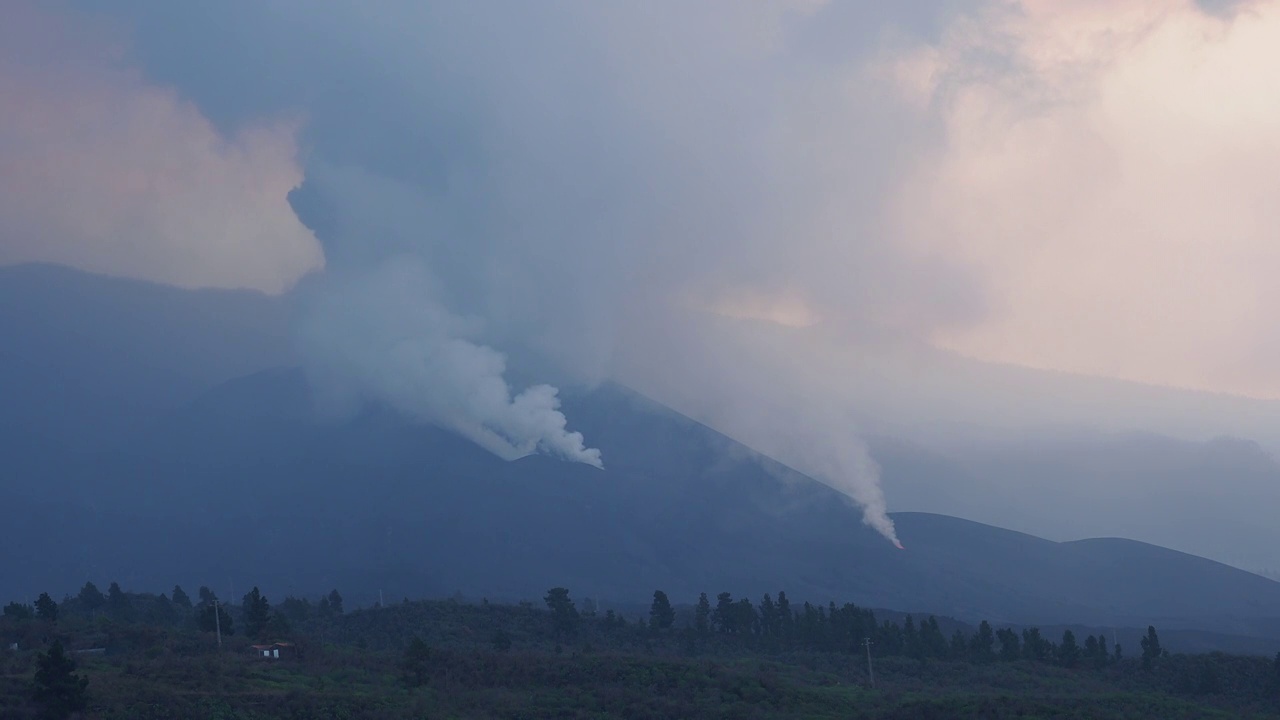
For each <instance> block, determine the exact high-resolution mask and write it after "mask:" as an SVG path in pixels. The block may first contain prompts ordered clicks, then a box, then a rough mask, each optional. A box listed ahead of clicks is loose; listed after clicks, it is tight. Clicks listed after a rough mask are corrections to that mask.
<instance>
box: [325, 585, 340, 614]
mask: <svg viewBox="0 0 1280 720" xmlns="http://www.w3.org/2000/svg"><path fill="white" fill-rule="evenodd" d="M328 600H329V610H330V611H331V612H332V613H333V614H334V615H341V614H342V596H341V595H339V594H338V591H337V590H336V589H335V590H330V591H329V597H328Z"/></svg>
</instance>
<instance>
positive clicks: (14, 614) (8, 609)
mask: <svg viewBox="0 0 1280 720" xmlns="http://www.w3.org/2000/svg"><path fill="white" fill-rule="evenodd" d="M35 614H36V611H35V610H33V609H32V608H31V606H30V605H24V604H22V603H17V602H11V603H9V604H8V605H5V606H4V616H5V617H7V618H13V619H14V620H30V619H31V618H33V617H35Z"/></svg>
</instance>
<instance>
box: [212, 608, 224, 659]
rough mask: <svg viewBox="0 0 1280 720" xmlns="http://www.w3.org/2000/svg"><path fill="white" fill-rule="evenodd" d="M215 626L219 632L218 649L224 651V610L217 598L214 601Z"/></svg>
mask: <svg viewBox="0 0 1280 720" xmlns="http://www.w3.org/2000/svg"><path fill="white" fill-rule="evenodd" d="M213 626H214V627H215V628H217V630H218V649H219V650H221V649H222V609H221V608H220V607H219V605H218V601H217V599H216V598H215V599H214V601H213Z"/></svg>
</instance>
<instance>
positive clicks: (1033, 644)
mask: <svg viewBox="0 0 1280 720" xmlns="http://www.w3.org/2000/svg"><path fill="white" fill-rule="evenodd" d="M1022 656H1023V657H1024V658H1026V659H1028V660H1048V659H1049V641H1048V640H1045V639H1044V637H1043V636H1041V635H1040V628H1036V627H1033V628H1027V629H1026V630H1023V631H1022Z"/></svg>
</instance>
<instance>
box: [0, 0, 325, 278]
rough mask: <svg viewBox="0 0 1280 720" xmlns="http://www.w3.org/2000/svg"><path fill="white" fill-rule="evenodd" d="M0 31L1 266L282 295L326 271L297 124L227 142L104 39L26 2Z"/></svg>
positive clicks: (9, 12) (246, 131)
mask: <svg viewBox="0 0 1280 720" xmlns="http://www.w3.org/2000/svg"><path fill="white" fill-rule="evenodd" d="M5 15H6V18H5V22H4V24H3V25H0V107H4V108H5V121H4V122H3V123H0V148H3V152H0V263H4V264H11V263H19V262H32V261H40V262H55V263H61V264H66V265H72V266H75V267H79V268H82V269H85V270H89V271H93V272H101V273H107V274H113V275H121V276H128V277H137V278H143V279H148V280H154V281H159V282H165V283H170V284H174V285H179V286H183V287H236V288H253V289H257V290H262V291H265V292H272V293H275V292H281V291H283V290H285V289H287V288H289V287H290V286H291V285H292V284H293V283H294V282H295V281H296V280H297V279H298V278H300V277H301V276H302V275H305V274H306V273H308V272H310V271H312V270H315V269H318V268H320V267H322V266H323V263H324V257H323V252H322V250H321V248H320V246H319V244H318V243H317V241H316V240H315V238H314V237H313V236H312V234H311V233H310V231H309V230H307V228H306V227H304V226H303V225H302V224H301V223H300V222H299V221H298V219H297V217H296V216H295V215H294V213H293V211H292V209H291V208H290V207H289V204H288V201H287V194H288V192H289V191H290V190H291V189H292V188H294V187H296V186H297V185H298V184H299V183H301V181H302V176H303V172H302V169H301V166H300V163H299V159H298V150H297V144H296V134H297V130H298V122H297V121H296V120H292V119H287V120H267V121H263V122H261V123H257V124H254V125H252V126H249V127H244V128H241V129H240V130H239V132H237V133H235V134H234V135H233V136H226V135H224V134H222V133H221V132H219V131H218V129H217V128H215V127H214V126H213V125H212V124H211V123H210V122H209V121H208V120H207V119H206V118H205V117H204V116H203V115H202V114H201V112H200V109H199V108H197V107H196V106H195V105H194V104H192V103H191V102H189V101H187V100H185V99H183V98H182V97H180V96H179V95H178V93H177V92H175V91H174V90H173V89H171V88H166V87H162V86H159V85H156V84H154V83H151V82H149V81H148V80H147V79H146V78H145V77H144V76H143V75H142V73H141V72H139V71H138V70H137V69H136V68H133V67H130V66H129V65H128V64H127V63H126V62H124V60H123V57H124V52H123V45H122V44H121V42H120V40H119V37H118V36H117V35H116V34H114V33H113V32H111V30H110V29H109V28H102V27H95V26H94V25H92V24H91V23H88V22H87V21H86V20H85V19H83V18H81V17H78V16H76V15H73V14H70V13H61V14H60V13H56V12H52V11H49V10H46V9H44V8H37V7H36V6H35V5H29V4H25V3H21V2H20V3H18V4H17V5H16V6H10V7H7V8H6V11H5Z"/></svg>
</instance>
